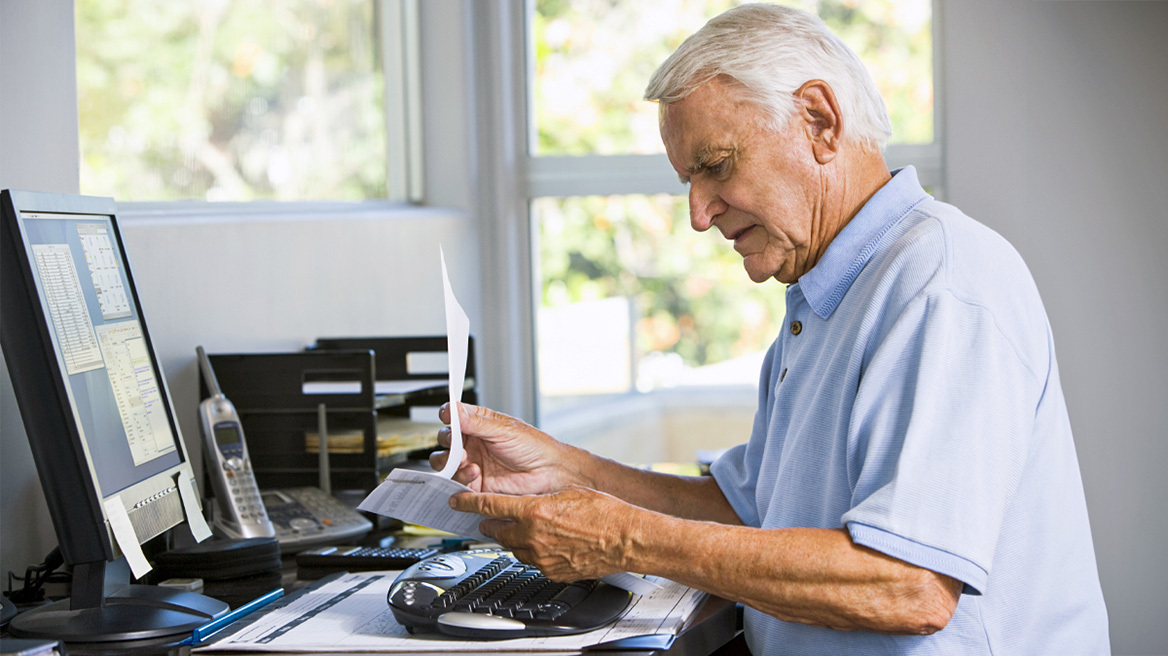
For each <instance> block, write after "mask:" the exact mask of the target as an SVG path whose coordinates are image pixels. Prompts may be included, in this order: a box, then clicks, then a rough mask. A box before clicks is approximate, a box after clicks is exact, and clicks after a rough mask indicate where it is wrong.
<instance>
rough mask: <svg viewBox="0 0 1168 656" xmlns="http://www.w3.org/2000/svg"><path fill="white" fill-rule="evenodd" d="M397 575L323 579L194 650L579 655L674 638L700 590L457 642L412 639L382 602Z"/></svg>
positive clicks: (669, 586)
mask: <svg viewBox="0 0 1168 656" xmlns="http://www.w3.org/2000/svg"><path fill="white" fill-rule="evenodd" d="M397 575H398V572H361V573H354V574H341V575H338V576H337V577H336V578H334V579H325V580H324V581H322V582H321V583H320V584H318V586H317V587H314V588H310V589H308V590H306V591H305V592H304V593H302V594H298V595H295V596H293V597H292V598H291V600H290V601H288V602H287V603H285V604H283V605H281V606H278V607H276V608H274V609H272V610H268V611H262V614H259V615H258V617H254V618H245V619H244V620H241V621H240V622H239V625H238V628H236V627H232V628H230V629H228V630H227V631H228V632H229V633H228V634H227V635H224V636H222V637H216V638H215V639H214V640H215V641H214V642H212V643H211V644H208V645H204V646H202V647H198V648H196V649H194V651H196V652H203V651H256V652H286V653H287V652H293V653H330V652H383V653H393V652H410V653H422V652H432V653H447V654H448V653H458V652H479V653H482V652H522V651H529V652H541V653H548V652H550V653H564V654H568V653H578V652H579V651H581V650H582V649H585V648H587V647H591V646H594V645H599V644H601V643H606V642H612V641H615V640H623V639H626V638H633V637H637V636H645V635H677V634H678V633H679V632H680V631H681V629H682V628H683V627H684V625H685V622H686V620H687V619H689V617H690V616H691V615H692V614H693V613H694V611H695V610H696V609H697V607H698V604H699V603H700V602H701V601H702V599H703V598H704V597H705V593H703V592H700V591H698V590H694V589H692V588H688V587H686V586H683V585H681V584H680V583H676V582H674V581H670V580H668V579H660V578H658V579H656V583H657V584H658V587H657V588H656V589H655V590H654V591H653V592H652V593H650V594H647V595H640V596H634V597H633V598H632V601H630V602H629V607H628V608H627V609H626V610H625V612H624V614H623V615H621V617H620V619H618V620H617V621H616V622H614V623H612V624H610V625H608V626H606V627H602V628H600V629H596V630H595V631H589V632H588V633H580V634H577V635H568V636H552V637H545V638H513V639H507V640H485V641H484V640H480V641H474V640H459V639H457V638H451V637H448V636H443V635H441V634H423V633H418V634H410V633H408V632H407V631H406V629H405V627H403V626H402V625H401V624H398V622H397V621H396V620H395V619H394V617H393V611H392V610H390V608H389V605H388V604H387V603H386V601H385V600H386V596H387V594H388V593H389V587H390V585H391V584H392V583H393V581H394V579H396V578H397Z"/></svg>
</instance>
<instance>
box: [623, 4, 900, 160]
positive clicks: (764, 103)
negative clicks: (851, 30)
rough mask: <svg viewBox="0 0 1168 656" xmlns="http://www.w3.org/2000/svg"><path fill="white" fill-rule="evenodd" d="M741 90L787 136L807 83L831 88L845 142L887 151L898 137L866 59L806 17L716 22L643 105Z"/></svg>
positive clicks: (730, 16)
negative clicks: (714, 90)
mask: <svg viewBox="0 0 1168 656" xmlns="http://www.w3.org/2000/svg"><path fill="white" fill-rule="evenodd" d="M721 75H727V76H730V77H732V78H733V79H734V80H736V81H737V82H738V83H739V84H741V85H742V88H743V92H744V94H745V98H746V99H747V100H749V101H752V102H755V103H757V104H758V105H759V106H760V107H761V108H762V109H763V110H764V111H765V112H766V113H767V114H768V115H769V116H770V117H771V124H770V127H773V128H775V129H781V128H782V127H784V126H785V125H786V123H787V121H788V120H790V117H791V116H792V115H793V114H794V112H795V109H796V106H795V96H794V92H795V91H796V90H798V89H799V87H800V86H802V85H803V84H804V83H805V82H807V81H808V80H815V79H819V80H823V81H824V82H827V83H828V84H829V85H830V86H831V89H832V91H833V92H835V97H836V101H837V102H838V103H839V106H840V113H841V114H842V115H843V117H844V120H845V128H844V138H845V139H850V140H853V141H855V142H858V143H859V144H861V145H863V146H865V147H871V148H874V149H877V150H883V149H884V146H885V144H887V143H888V137H889V136H891V134H892V124H891V122H890V121H889V120H888V110H887V109H886V108H885V106H884V99H883V98H881V97H880V92H879V91H877V90H876V84H875V83H874V82H873V81H872V77H871V75H869V74H868V69H866V68H865V67H864V64H863V62H861V61H860V58H859V57H858V56H857V55H856V53H855V52H853V51H852V49H851V48H849V47H848V46H847V45H845V44H844V42H843V41H841V40H840V38H839V37H837V36H836V35H835V34H833V33H832V32H831V30H829V29H828V27H827V25H825V24H824V23H823V21H822V20H820V19H819V17H818V16H814V15H812V14H809V13H807V12H805V11H800V10H798V9H793V8H791V7H782V6H779V5H769V4H746V5H741V6H738V7H735V8H733V9H729V10H727V11H725V12H723V13H722V14H719V15H718V16H715V17H714V18H712V19H710V21H709V22H708V23H706V24H705V26H704V27H702V28H701V29H700V30H698V31H697V32H694V33H693V34H692V35H691V36H690V37H689V38H688V39H686V40H685V42H683V43H682V44H681V46H680V47H679V48H678V49H677V50H676V51H674V53H673V54H672V55H670V56H669V58H668V59H666V60H665V62H664V63H663V64H661V67H660V68H658V69H657V72H655V73H653V77H652V78H650V80H649V85H648V87H646V89H645V100H651V101H656V102H660V103H661V110H660V111H661V117H662V119H664V116H665V110H666V108H667V107H668V105H669V104H670V103H673V102H677V101H679V100H681V99H682V98H685V97H686V96H688V95H689V94H690V93H692V92H693V91H695V90H696V89H697V88H698V87H700V86H702V85H703V84H705V83H706V82H709V81H710V80H712V79H714V78H715V77H718V76H721Z"/></svg>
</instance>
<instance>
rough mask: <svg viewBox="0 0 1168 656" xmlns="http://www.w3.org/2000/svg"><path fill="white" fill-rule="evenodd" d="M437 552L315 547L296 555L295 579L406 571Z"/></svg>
mask: <svg viewBox="0 0 1168 656" xmlns="http://www.w3.org/2000/svg"><path fill="white" fill-rule="evenodd" d="M437 553H439V551H438V550H437V549H432V548H412V547H353V546H345V547H317V548H315V549H308V550H306V551H301V552H300V553H298V554H296V578H299V579H306V580H312V579H319V578H322V577H324V576H326V575H328V574H332V573H334V572H367V571H375V570H385V569H405V568H407V567H409V566H410V565H413V564H415V563H418V562H421V561H423V560H425V559H426V558H429V557H430V556H433V555H435V554H437Z"/></svg>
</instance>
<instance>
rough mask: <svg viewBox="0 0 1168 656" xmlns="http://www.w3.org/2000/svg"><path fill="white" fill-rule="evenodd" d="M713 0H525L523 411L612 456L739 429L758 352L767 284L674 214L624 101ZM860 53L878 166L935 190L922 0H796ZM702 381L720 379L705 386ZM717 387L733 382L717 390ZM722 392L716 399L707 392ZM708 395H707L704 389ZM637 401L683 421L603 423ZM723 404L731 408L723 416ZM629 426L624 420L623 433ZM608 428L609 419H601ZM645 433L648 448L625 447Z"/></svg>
mask: <svg viewBox="0 0 1168 656" xmlns="http://www.w3.org/2000/svg"><path fill="white" fill-rule="evenodd" d="M735 4H739V3H737V2H730V1H728V0H707V1H706V2H704V3H703V2H692V1H687V0H652V1H643V0H642V1H638V2H621V1H618V0H592V1H578V2H567V1H565V0H535V2H534V4H530V5H529V9H528V14H527V17H526V18H527V29H528V31H529V34H528V39H529V43H530V44H531V45H530V49H529V53H528V56H529V60H528V66H527V70H528V71H529V79H528V81H527V83H528V85H529V88H528V97H529V98H530V102H531V105H530V107H529V108H528V110H527V116H528V123H529V124H528V126H527V127H528V130H527V133H528V135H529V142H528V147H527V149H528V153H529V160H528V166H527V169H528V171H529V173H528V176H529V180H528V183H529V184H528V189H529V196H528V197H529V201H530V220H531V222H532V233H533V235H534V245H533V247H532V258H533V270H534V274H533V278H534V279H533V284H534V285H535V287H536V290H535V295H534V296H535V298H536V301H535V302H536V304H537V310H536V313H535V325H536V327H535V339H534V341H535V343H536V348H537V385H538V408H539V421H540V422H541V424H543V425H544V426H545V427H548V426H549V425H550V426H552V427H554V430H553V432H556V434H557V435H558V436H560V437H562V438H565V439H568V440H570V441H576V442H583V443H586V446H589V447H590V448H594V449H598V450H600V451H602V452H604V453H605V455H610V456H613V457H617V458H621V459H625V460H629V459H636V458H639V457H642V456H644V457H648V458H649V459H650V460H651V459H658V458H661V457H662V456H666V457H673V458H676V457H679V456H680V457H681V458H685V459H688V458H692V457H693V454H692V451H690V452H689V453H682V452H679V451H678V449H677V448H674V446H672V444H673V443H675V442H679V441H680V442H682V443H687V444H688V443H689V442H688V441H689V440H690V437H691V436H689V435H687V434H686V433H687V431H686V430H685V425H686V424H689V425H692V426H706V427H708V425H709V424H710V423H711V422H705V421H703V419H708V418H710V417H711V416H713V415H719V417H718V421H717V422H713V423H714V424H720V425H724V426H729V427H734V428H732V429H730V430H726V431H724V432H725V433H727V437H726V440H725V441H724V442H723V443H708V442H707V443H702V445H703V446H706V447H716V446H729V445H730V444H734V443H738V442H741V441H743V440H744V439H745V437H746V435H747V434H748V432H749V426H750V418H751V416H752V415H753V408H754V401H755V394H754V392H753V391H752V389H751V388H753V386H755V385H756V383H757V376H758V371H759V364H760V362H761V359H762V356H763V353H764V352H765V350H766V348H767V347H768V346H769V344H770V343H771V341H773V339H774V337H775V336H776V335H777V334H778V328H779V324H780V322H781V320H782V316H783V312H784V308H783V300H784V299H783V290H782V288H781V287H780V286H779V285H778V284H777V283H774V282H768V283H765V284H762V285H758V284H755V283H752V282H751V281H750V280H749V279H748V278H747V276H746V275H745V273H744V272H743V270H742V263H741V258H740V257H739V256H738V255H737V253H735V252H733V251H732V250H731V249H728V248H727V247H726V245H725V244H724V243H723V242H722V241H721V240H720V239H715V238H713V237H711V236H710V234H698V233H695V232H694V231H693V230H692V229H690V227H689V220H688V209H687V203H686V197H685V189H684V188H683V187H681V186H680V185H678V184H677V182H676V179H675V176H674V173H673V171H672V168H671V167H670V166H669V164H668V162H667V160H666V159H665V157H664V155H663V152H664V148H663V146H662V144H661V140H660V136H659V133H658V125H657V108H656V106H655V105H653V104H651V103H647V102H644V101H642V100H640V98H641V95H642V93H643V90H644V87H645V84H646V83H647V81H648V79H649V77H650V75H651V74H652V72H653V71H654V70H655V69H656V67H657V66H658V65H659V64H660V63H661V62H662V61H664V59H665V58H666V57H667V56H668V55H669V54H670V53H671V52H672V51H673V50H674V49H675V48H676V47H677V46H678V45H680V43H681V41H682V40H684V39H685V37H687V36H688V35H689V34H691V33H692V32H694V31H695V30H696V29H698V28H699V27H700V26H701V25H702V24H704V22H705V21H706V20H708V19H709V18H710V17H712V16H714V15H716V14H718V13H720V12H721V11H724V10H725V9H727V8H729V7H730V6H732V5H735ZM795 4H797V5H798V6H800V7H801V8H803V9H806V10H809V11H812V12H816V13H818V14H819V15H820V16H821V17H822V18H823V19H824V21H825V22H826V23H827V24H828V25H829V26H830V27H831V28H832V29H833V31H835V32H836V34H838V35H839V36H840V37H841V38H843V40H844V41H845V42H847V43H848V45H849V46H851V47H852V49H853V50H855V51H856V52H857V53H858V54H859V55H860V57H861V58H862V59H863V60H864V61H865V63H866V64H867V65H868V68H869V70H870V72H871V74H872V76H873V78H874V80H875V82H876V84H877V86H878V87H879V88H880V90H881V93H882V95H883V96H884V98H885V102H886V104H887V106H888V110H889V114H890V117H891V119H892V123H893V138H892V140H891V142H890V145H889V148H888V150H887V152H886V159H887V160H888V162H889V165H890V166H892V167H897V166H902V165H904V164H909V163H911V164H914V165H916V166H917V169H918V171H919V173H920V175H921V178H922V182H923V183H924V184H925V185H926V186H927V187H930V188H931V189H932V190H933V191H934V193H937V192H938V191H939V190H940V186H941V185H940V178H941V176H940V161H941V158H940V150H939V148H940V146H939V143H938V139H937V133H938V130H937V123H938V121H937V120H936V117H937V112H936V109H935V102H934V98H933V78H934V73H933V37H932V20H931V19H932V4H931V1H930V0H905V1H900V0H898V1H895V2H894V1H893V0H821V1H819V2H815V1H813V0H810V1H804V2H798V3H795ZM718 389H722V390H723V391H722V392H717V393H715V392H716V391H717V390H718ZM725 390H737V391H736V392H734V393H733V394H730V395H728V394H727V393H726V392H725ZM727 398H733V399H736V400H735V401H732V402H730V403H729V405H727V403H726V402H725V399H727ZM710 399H716V401H714V402H711V401H710ZM646 411H648V412H649V413H650V414H653V413H657V414H658V415H660V416H661V417H674V418H676V416H677V415H679V414H681V415H685V416H686V417H688V419H685V420H682V421H674V422H673V423H672V424H670V425H667V422H664V421H659V422H657V423H656V424H655V426H656V428H657V429H658V430H660V431H666V432H667V433H668V434H664V435H658V436H656V438H654V437H652V436H648V435H646V434H645V433H644V431H643V430H642V429H643V428H644V426H643V425H641V424H636V423H627V424H626V425H628V426H632V427H634V428H633V431H627V432H626V433H625V434H624V435H623V437H622V436H618V435H616V433H614V429H613V428H612V427H613V426H614V425H620V424H621V423H622V420H621V419H620V418H619V415H621V413H625V417H626V418H627V417H632V416H643V415H644V414H645V413H646ZM726 413H730V414H732V415H734V417H731V418H727V416H725V415H726ZM638 431H639V432H638ZM616 432H617V433H619V432H620V431H619V429H618V430H617V431H616ZM653 439H657V440H658V441H660V442H662V446H661V448H656V449H653V448H650V449H648V450H645V449H639V448H638V449H630V447H629V445H630V444H639V443H641V442H643V441H645V440H653Z"/></svg>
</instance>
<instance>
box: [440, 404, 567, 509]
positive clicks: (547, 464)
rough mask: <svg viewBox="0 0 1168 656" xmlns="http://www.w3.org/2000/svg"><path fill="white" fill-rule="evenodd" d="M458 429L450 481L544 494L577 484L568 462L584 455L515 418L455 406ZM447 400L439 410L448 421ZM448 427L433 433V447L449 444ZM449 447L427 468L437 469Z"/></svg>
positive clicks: (492, 489)
mask: <svg viewBox="0 0 1168 656" xmlns="http://www.w3.org/2000/svg"><path fill="white" fill-rule="evenodd" d="M457 405H458V408H459V415H458V421H459V426H460V427H461V429H462V438H463V451H464V452H463V457H462V464H461V465H459V467H458V471H456V472H455V474H454V480H456V481H458V482H459V483H462V484H464V485H466V486H467V487H469V488H470V489H472V490H474V491H476V492H497V493H501V494H544V493H547V492H555V491H556V490H559V489H560V488H562V487H564V486H565V485H569V484H571V483H579V482H582V481H581V480H580V479H579V476H578V475H577V474H576V471H575V470H574V468H573V464H574V463H575V462H576V461H578V460H580V459H582V458H584V457H586V456H587V455H588V454H586V453H585V452H583V451H580V450H579V449H575V448H573V447H570V446H568V445H566V444H563V443H561V442H558V441H556V440H555V438H553V437H551V436H550V435H548V434H547V433H544V432H542V431H540V430H538V429H536V428H535V427H533V426H531V425H529V424H526V423H524V422H522V421H520V420H518V419H515V418H514V417H509V416H507V415H505V414H502V413H499V412H495V411H494V410H489V409H487V408H483V407H479V406H475V405H468V404H466V403H459V404H457ZM450 407H451V406H450V404H449V403H446V404H444V405H443V406H442V408H441V409H440V410H439V411H438V416H439V418H440V419H441V420H442V421H443V422H444V423H446V424H449V423H450ZM450 439H451V430H450V428H449V426H448V427H446V428H443V429H442V430H441V431H439V432H438V445H439V446H442V447H445V448H447V449H449V448H450ZM449 455H450V452H449V451H438V452H435V453H434V454H432V455H431V456H430V466H431V467H433V468H434V469H436V470H441V469H442V468H443V467H444V466H445V465H446V459H447V458H448V457H449Z"/></svg>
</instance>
